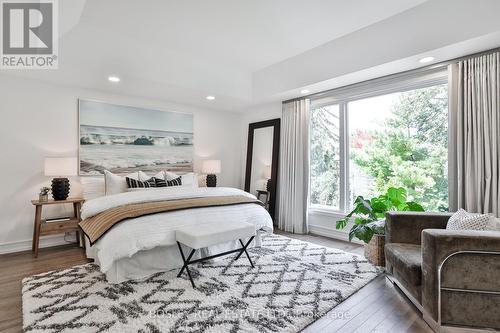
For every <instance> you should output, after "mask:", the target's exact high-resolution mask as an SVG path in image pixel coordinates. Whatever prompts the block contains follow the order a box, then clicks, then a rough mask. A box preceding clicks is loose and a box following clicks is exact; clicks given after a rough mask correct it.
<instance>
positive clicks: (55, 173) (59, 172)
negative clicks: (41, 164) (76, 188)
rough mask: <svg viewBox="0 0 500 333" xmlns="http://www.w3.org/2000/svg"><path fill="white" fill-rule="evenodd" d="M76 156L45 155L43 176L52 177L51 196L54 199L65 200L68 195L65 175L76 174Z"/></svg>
mask: <svg viewBox="0 0 500 333" xmlns="http://www.w3.org/2000/svg"><path fill="white" fill-rule="evenodd" d="M76 166H77V158H76V157H46V158H45V172H44V173H45V176H49V177H55V178H53V179H52V197H53V198H54V200H66V199H67V198H68V195H69V188H70V184H69V179H68V178H66V177H67V176H76V174H77V171H76Z"/></svg>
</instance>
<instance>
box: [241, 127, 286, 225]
mask: <svg viewBox="0 0 500 333" xmlns="http://www.w3.org/2000/svg"><path fill="white" fill-rule="evenodd" d="M279 145H280V119H271V120H266V121H261V122H257V123H251V124H250V125H249V126H248V145H247V164H246V174H245V191H247V192H249V193H252V194H254V195H255V196H257V198H258V199H259V200H261V201H262V202H263V203H264V204H265V207H266V209H267V210H268V211H269V214H270V215H271V217H272V218H273V220H274V217H275V215H276V188H277V180H278V159H279Z"/></svg>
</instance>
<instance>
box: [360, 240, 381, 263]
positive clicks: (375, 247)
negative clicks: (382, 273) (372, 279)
mask: <svg viewBox="0 0 500 333" xmlns="http://www.w3.org/2000/svg"><path fill="white" fill-rule="evenodd" d="M384 245H385V235H373V237H372V239H371V241H370V243H368V244H365V257H366V259H368V261H369V262H371V263H372V264H374V265H375V266H385V254H384Z"/></svg>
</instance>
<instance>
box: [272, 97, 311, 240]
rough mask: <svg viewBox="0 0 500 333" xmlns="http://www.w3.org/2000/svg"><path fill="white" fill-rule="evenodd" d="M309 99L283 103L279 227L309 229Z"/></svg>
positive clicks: (287, 229)
mask: <svg viewBox="0 0 500 333" xmlns="http://www.w3.org/2000/svg"><path fill="white" fill-rule="evenodd" d="M309 105H310V104H309V100H308V99H300V100H294V101H291V102H286V103H283V111H282V118H281V126H282V127H281V147H280V176H279V187H280V189H279V197H278V202H279V210H278V212H279V215H278V227H279V229H281V230H285V231H288V232H293V233H299V234H302V233H307V203H308V194H309V119H310V115H309V112H310V111H309Z"/></svg>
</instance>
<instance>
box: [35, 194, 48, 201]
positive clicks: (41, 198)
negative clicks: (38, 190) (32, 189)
mask: <svg viewBox="0 0 500 333" xmlns="http://www.w3.org/2000/svg"><path fill="white" fill-rule="evenodd" d="M38 200H39V201H41V202H46V201H49V195H48V194H39V195H38Z"/></svg>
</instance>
